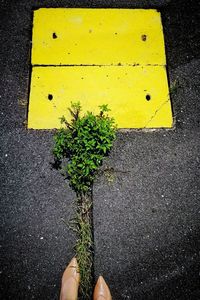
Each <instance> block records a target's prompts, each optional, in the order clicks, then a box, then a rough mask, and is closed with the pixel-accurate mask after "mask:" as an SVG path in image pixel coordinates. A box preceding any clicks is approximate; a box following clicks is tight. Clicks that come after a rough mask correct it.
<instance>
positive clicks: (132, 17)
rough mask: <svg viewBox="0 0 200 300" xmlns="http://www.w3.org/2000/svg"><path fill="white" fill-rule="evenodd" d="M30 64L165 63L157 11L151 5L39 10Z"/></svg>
mask: <svg viewBox="0 0 200 300" xmlns="http://www.w3.org/2000/svg"><path fill="white" fill-rule="evenodd" d="M32 44H33V48H32V64H33V65H111V64H113V65H118V64H122V65H125V64H128V65H135V64H140V65H141V64H142V65H147V64H154V65H156V64H157V65H164V64H165V63H166V61H165V48H164V38H163V30H162V23H161V18H160V13H159V12H157V11H156V10H153V9H67V8H66V9H65V8H60V9H58V8H57V9H55V8H54V9H51V8H46V9H39V10H36V11H35V12H34V22H33V41H32Z"/></svg>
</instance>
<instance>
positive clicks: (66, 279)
mask: <svg viewBox="0 0 200 300" xmlns="http://www.w3.org/2000/svg"><path fill="white" fill-rule="evenodd" d="M79 283H80V274H79V270H78V263H77V260H76V258H75V257H74V258H73V259H72V260H71V262H70V263H69V265H68V266H67V268H66V269H65V271H64V273H63V276H62V285H61V292H60V300H77V299H78V288H79ZM93 300H112V297H111V294H110V290H109V287H108V286H107V284H106V282H105V280H104V278H103V277H102V276H100V277H99V278H98V281H97V283H96V286H95V289H94V294H93Z"/></svg>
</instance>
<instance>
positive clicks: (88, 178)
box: [53, 102, 116, 300]
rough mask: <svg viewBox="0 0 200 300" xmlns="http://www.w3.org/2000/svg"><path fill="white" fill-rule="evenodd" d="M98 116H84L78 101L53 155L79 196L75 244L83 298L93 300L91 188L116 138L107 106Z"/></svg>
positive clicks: (60, 135)
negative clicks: (64, 163) (65, 162)
mask: <svg viewBox="0 0 200 300" xmlns="http://www.w3.org/2000/svg"><path fill="white" fill-rule="evenodd" d="M99 108H100V111H99V114H98V115H94V114H93V113H92V112H87V113H86V114H85V115H83V116H81V105H80V103H79V102H77V103H72V104H71V107H70V108H69V112H70V114H71V117H72V119H71V122H69V121H68V120H66V118H65V117H64V116H63V117H62V118H61V124H62V125H64V128H61V129H59V130H58V131H57V133H56V134H55V136H54V142H55V144H54V149H53V154H54V157H55V164H56V165H57V166H61V164H62V162H63V160H64V161H65V159H67V160H68V163H67V164H66V165H65V166H64V167H63V171H64V174H65V175H66V176H67V177H68V179H69V181H70V185H71V187H72V188H73V189H74V190H75V192H76V194H77V215H76V218H75V219H74V221H73V230H75V231H76V232H77V235H78V237H77V241H76V245H75V250H76V255H77V260H78V264H79V269H80V276H81V284H80V297H81V299H87V300H89V299H91V292H92V268H93V233H92V232H93V228H92V193H91V192H92V185H93V182H94V179H95V175H96V174H97V170H98V168H99V167H100V166H101V164H102V161H103V158H104V157H105V156H106V155H108V153H109V151H110V150H111V148H112V144H113V141H114V139H115V137H116V125H115V122H114V119H113V118H110V117H109V116H108V112H109V109H108V106H107V105H105V104H104V105H101V106H100V107H99Z"/></svg>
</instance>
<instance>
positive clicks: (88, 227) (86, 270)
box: [75, 194, 94, 300]
mask: <svg viewBox="0 0 200 300" xmlns="http://www.w3.org/2000/svg"><path fill="white" fill-rule="evenodd" d="M76 224H77V232H78V239H77V242H76V245H75V250H76V254H77V261H78V264H79V270H80V277H81V282H80V289H79V295H80V299H81V300H90V299H91V298H92V285H93V243H94V242H93V224H92V195H91V194H87V195H84V194H82V195H79V196H78V200H77V220H76Z"/></svg>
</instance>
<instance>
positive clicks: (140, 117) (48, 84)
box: [28, 66, 172, 129]
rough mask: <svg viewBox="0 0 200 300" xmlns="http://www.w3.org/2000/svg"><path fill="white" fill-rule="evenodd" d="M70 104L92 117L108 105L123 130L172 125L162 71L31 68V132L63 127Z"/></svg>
mask: <svg viewBox="0 0 200 300" xmlns="http://www.w3.org/2000/svg"><path fill="white" fill-rule="evenodd" d="M71 101H73V102H75V101H80V102H81V104H82V106H83V108H84V109H85V111H87V110H89V111H93V112H94V113H97V112H98V105H100V104H108V105H109V107H110V108H111V109H112V111H111V113H110V115H111V116H113V117H114V118H115V120H116V122H117V124H118V127H119V128H157V127H171V126H172V112H171V104H170V99H169V92H168V82H167V76H166V70H165V67H164V66H156V67H155V66H146V67H143V66H137V67H131V66H124V67H118V66H108V67H97V66H87V67H83V66H79V67H78V66H77V67H33V72H32V81H31V94H30V104H29V118H28V128H35V129H51V128H60V121H59V118H60V117H61V116H62V115H65V116H66V117H67V118H68V117H69V114H68V113H67V107H69V106H70V103H71Z"/></svg>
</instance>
